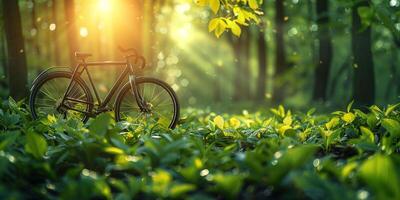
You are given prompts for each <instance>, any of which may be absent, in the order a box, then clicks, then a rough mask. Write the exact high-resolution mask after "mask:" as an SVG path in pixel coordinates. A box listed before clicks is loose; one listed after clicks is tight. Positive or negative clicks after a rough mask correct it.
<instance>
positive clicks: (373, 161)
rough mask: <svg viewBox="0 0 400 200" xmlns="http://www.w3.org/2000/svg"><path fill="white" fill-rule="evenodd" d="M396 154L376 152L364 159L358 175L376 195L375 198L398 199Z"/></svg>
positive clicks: (399, 197)
mask: <svg viewBox="0 0 400 200" xmlns="http://www.w3.org/2000/svg"><path fill="white" fill-rule="evenodd" d="M394 157H396V159H397V161H398V159H399V157H398V156H386V155H382V154H376V155H374V156H372V157H371V158H369V159H368V160H366V161H364V163H363V164H362V165H361V167H360V172H359V175H360V177H361V179H362V180H364V182H365V183H366V184H367V185H368V186H369V187H370V188H371V189H372V190H374V192H375V193H376V195H377V199H400V187H399V186H400V174H399V162H394V159H393V158H394Z"/></svg>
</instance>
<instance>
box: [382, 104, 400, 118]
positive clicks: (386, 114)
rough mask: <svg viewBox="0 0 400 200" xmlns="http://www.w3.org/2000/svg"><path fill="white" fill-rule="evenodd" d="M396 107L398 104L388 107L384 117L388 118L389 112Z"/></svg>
mask: <svg viewBox="0 0 400 200" xmlns="http://www.w3.org/2000/svg"><path fill="white" fill-rule="evenodd" d="M398 106H400V103H398V104H395V105H389V106H388V107H387V109H386V111H385V116H388V115H389V114H390V113H391V112H393V111H394V110H395V109H396V108H397V107H398Z"/></svg>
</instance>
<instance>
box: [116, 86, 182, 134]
mask: <svg viewBox="0 0 400 200" xmlns="http://www.w3.org/2000/svg"><path fill="white" fill-rule="evenodd" d="M135 82H136V87H137V89H138V92H139V94H140V96H141V97H142V99H143V104H144V105H145V108H141V106H139V104H138V102H136V98H135V95H134V93H133V92H132V89H131V85H130V84H129V83H127V84H126V85H125V86H124V87H123V88H122V89H121V91H120V93H119V95H118V97H117V100H116V103H115V118H116V120H117V121H130V122H132V123H136V124H142V123H147V124H158V125H161V126H163V127H167V128H171V129H173V128H175V126H176V124H177V122H178V120H179V103H178V98H177V96H176V94H175V92H174V90H173V89H172V88H171V87H170V86H169V85H168V84H167V83H165V82H163V81H160V80H158V79H154V78H138V79H137V80H136V81H135Z"/></svg>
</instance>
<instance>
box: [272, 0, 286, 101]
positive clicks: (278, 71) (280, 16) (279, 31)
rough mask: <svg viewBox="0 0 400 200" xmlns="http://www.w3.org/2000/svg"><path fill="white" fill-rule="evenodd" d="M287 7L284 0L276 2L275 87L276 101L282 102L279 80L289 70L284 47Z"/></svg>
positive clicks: (281, 88) (281, 89)
mask: <svg viewBox="0 0 400 200" xmlns="http://www.w3.org/2000/svg"><path fill="white" fill-rule="evenodd" d="M285 21H286V19H285V7H284V0H276V2H275V26H276V33H275V40H276V60H275V84H278V85H277V86H275V91H274V99H275V100H276V101H281V100H282V98H283V87H281V86H280V85H279V83H277V81H276V80H277V78H279V77H280V76H281V75H282V74H284V72H286V70H287V65H286V56H285V45H284V42H285V41H284V24H285Z"/></svg>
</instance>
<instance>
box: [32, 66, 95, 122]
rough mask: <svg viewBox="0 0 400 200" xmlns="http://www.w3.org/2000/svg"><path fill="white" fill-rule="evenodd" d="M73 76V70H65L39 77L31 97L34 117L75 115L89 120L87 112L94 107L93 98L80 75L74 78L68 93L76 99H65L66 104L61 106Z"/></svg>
mask: <svg viewBox="0 0 400 200" xmlns="http://www.w3.org/2000/svg"><path fill="white" fill-rule="evenodd" d="M71 77H72V73H71V72H64V71H57V72H51V73H48V74H45V75H43V76H42V77H39V80H38V81H37V82H36V84H35V85H33V88H32V91H31V95H30V97H29V106H30V109H31V114H32V117H33V118H34V119H40V118H44V117H47V115H55V116H61V117H63V118H67V117H68V118H70V117H75V118H78V119H79V120H81V121H83V122H86V121H87V120H88V116H87V114H86V113H89V112H90V111H91V110H92V109H93V98H92V95H91V93H90V89H89V88H88V87H87V85H86V84H85V82H84V81H83V80H82V79H81V78H79V77H75V78H74V80H73V81H72V84H71V88H70V90H69V92H68V94H67V97H69V98H71V99H74V101H64V105H65V106H61V107H60V104H61V101H62V99H63V97H64V94H65V92H66V91H67V88H68V85H69V83H70V82H71ZM83 102H88V103H83Z"/></svg>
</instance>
